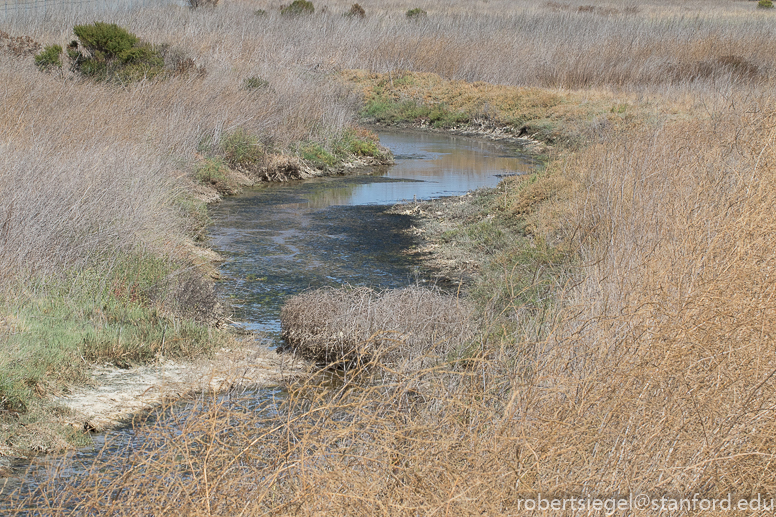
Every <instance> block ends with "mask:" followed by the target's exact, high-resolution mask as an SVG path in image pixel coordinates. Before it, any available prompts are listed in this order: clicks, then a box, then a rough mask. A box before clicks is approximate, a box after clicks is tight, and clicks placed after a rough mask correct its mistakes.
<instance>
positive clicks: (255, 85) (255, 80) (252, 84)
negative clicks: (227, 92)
mask: <svg viewBox="0 0 776 517" xmlns="http://www.w3.org/2000/svg"><path fill="white" fill-rule="evenodd" d="M265 88H269V81H267V80H266V79H262V78H261V77H247V78H245V79H244V80H243V89H244V90H263V89H265Z"/></svg>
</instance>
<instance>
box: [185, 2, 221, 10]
mask: <svg viewBox="0 0 776 517" xmlns="http://www.w3.org/2000/svg"><path fill="white" fill-rule="evenodd" d="M216 5H218V0H189V7H191V8H192V9H196V8H197V7H215V6H216Z"/></svg>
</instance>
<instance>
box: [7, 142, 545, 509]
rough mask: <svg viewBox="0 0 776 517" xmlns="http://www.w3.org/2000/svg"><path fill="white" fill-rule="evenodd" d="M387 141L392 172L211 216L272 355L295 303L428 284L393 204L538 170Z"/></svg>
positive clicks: (304, 187) (120, 434)
mask: <svg viewBox="0 0 776 517" xmlns="http://www.w3.org/2000/svg"><path fill="white" fill-rule="evenodd" d="M380 141H381V143H382V144H383V145H384V146H386V147H388V148H389V149H391V151H392V152H393V154H394V157H395V160H396V164H395V165H393V166H391V167H388V168H384V169H382V170H374V171H372V173H371V174H366V175H359V176H340V177H327V178H319V179H314V180H307V181H301V182H293V183H286V184H273V185H269V186H265V187H262V188H258V189H255V190H250V191H248V192H246V193H244V194H241V195H239V196H235V197H231V198H228V199H225V200H224V201H222V202H221V203H220V204H219V205H218V206H216V207H214V208H213V209H212V210H211V214H212V218H213V221H214V225H213V228H212V231H211V245H212V247H213V248H214V249H216V250H217V251H218V252H219V253H221V254H222V256H223V257H224V258H225V262H224V263H223V265H222V266H221V272H222V280H221V281H220V282H219V283H218V288H219V290H220V293H221V295H222V296H223V297H224V298H226V299H228V300H229V301H230V302H231V305H232V306H233V307H234V311H235V313H234V315H233V319H234V320H236V321H239V322H240V323H239V325H241V326H243V327H244V328H246V329H247V330H251V331H259V332H263V333H266V335H267V336H268V337H269V342H270V343H274V344H273V345H270V346H278V345H279V344H280V319H279V314H280V307H281V305H282V304H283V300H284V299H285V298H287V297H288V296H290V295H293V294H296V293H299V292H301V291H303V290H305V289H309V288H317V287H322V286H339V285H345V284H349V285H366V286H372V287H402V286H405V285H408V284H410V283H412V282H414V281H416V279H417V278H418V277H419V276H421V277H422V271H419V269H418V268H419V264H417V263H416V262H414V261H413V259H411V258H408V255H407V254H405V253H404V251H405V250H406V249H408V248H409V247H410V246H411V245H412V244H413V242H412V237H410V236H409V234H408V232H405V231H404V230H405V229H407V228H408V227H409V226H410V225H411V224H412V221H411V218H410V216H404V215H396V214H388V213H386V206H387V205H388V206H390V205H394V204H396V203H400V202H402V201H412V200H413V199H417V200H421V199H431V198H438V197H443V196H454V195H461V194H464V193H466V192H468V191H470V190H474V189H477V188H481V187H494V186H496V185H497V184H498V182H499V180H500V178H501V177H502V176H505V175H513V174H521V173H526V172H529V171H530V170H531V165H530V163H528V162H527V161H526V160H525V159H523V158H521V157H519V151H518V150H517V149H514V148H510V147H506V146H503V145H498V144H494V143H490V142H485V141H481V140H477V139H471V138H465V137H456V136H449V135H442V134H429V133H421V132H381V133H380ZM282 395H283V394H282V392H281V391H279V390H278V389H263V390H256V391H253V392H251V393H248V394H246V395H245V396H246V397H247V399H248V400H249V402H247V403H245V402H242V404H243V405H244V406H245V407H246V408H248V410H261V411H269V412H271V411H272V410H273V409H272V408H273V407H275V405H276V401H277V400H278V397H281V398H282ZM198 408H199V409H198ZM198 410H201V404H200V403H199V401H183V402H182V403H181V404H179V405H178V406H176V407H175V409H174V411H175V412H176V413H177V415H176V417H175V418H174V419H172V420H173V421H179V420H180V418H181V414H186V413H187V412H189V413H190V412H192V411H198ZM165 418H166V416H165V414H164V413H162V414H159V415H155V416H153V417H152V420H153V421H154V423H155V425H159V422H160V421H161V422H164V419H165ZM136 436H137V435H136V433H135V431H134V430H133V429H131V428H127V429H121V430H117V431H112V432H110V433H108V434H107V435H100V436H96V437H95V443H94V446H93V447H88V448H85V449H83V450H80V451H77V452H76V453H75V454H74V455H71V456H70V457H69V458H68V459H66V460H61V459H57V458H53V457H45V458H42V459H39V460H36V461H35V462H33V464H32V465H31V466H27V465H18V466H17V469H18V471H19V472H22V473H24V472H25V471H26V475H24V474H22V476H21V477H19V478H17V479H18V480H17V481H16V484H21V485H26V486H25V487H24V488H25V490H28V489H31V488H34V486H35V485H37V484H38V483H40V482H42V481H44V480H46V479H47V478H48V477H49V476H50V474H49V473H50V472H52V470H51V469H52V468H55V469H56V476H57V477H61V478H62V480H63V482H67V483H72V482H77V477H78V475H79V474H80V473H82V472H84V471H86V470H88V469H89V468H92V467H93V465H94V464H95V463H97V462H99V461H100V458H101V457H105V456H106V455H111V454H114V455H115V454H127V452H126V451H131V450H132V449H133V448H134V445H135V444H134V442H133V441H134V440H137V438H136ZM143 436H146V437H147V436H149V435H148V434H147V433H145V434H144V435H143ZM136 445H137V447H140V446H142V444H136ZM68 480H69V481H68ZM0 486H1V480H0ZM8 488H9V486H6V489H5V491H4V492H5V493H7V492H8ZM2 497H3V496H1V495H0V509H2V507H3V504H2Z"/></svg>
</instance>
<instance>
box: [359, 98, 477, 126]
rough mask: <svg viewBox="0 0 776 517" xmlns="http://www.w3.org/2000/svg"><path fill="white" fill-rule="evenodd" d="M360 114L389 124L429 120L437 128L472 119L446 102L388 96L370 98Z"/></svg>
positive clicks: (463, 122)
mask: <svg viewBox="0 0 776 517" xmlns="http://www.w3.org/2000/svg"><path fill="white" fill-rule="evenodd" d="M360 115H361V117H363V118H367V119H374V120H375V121H377V122H383V123H388V124H399V123H419V122H428V123H429V124H430V125H431V126H433V127H435V128H450V127H454V126H457V125H460V124H466V123H468V122H469V121H470V120H471V117H470V115H468V114H466V113H464V112H461V111H453V110H451V109H450V108H448V107H447V106H446V105H445V104H433V105H425V104H418V103H417V102H416V101H414V100H404V101H395V100H392V99H389V98H386V97H375V98H374V99H371V100H369V101H368V102H367V103H366V105H365V106H364V108H363V109H362V110H361V113H360Z"/></svg>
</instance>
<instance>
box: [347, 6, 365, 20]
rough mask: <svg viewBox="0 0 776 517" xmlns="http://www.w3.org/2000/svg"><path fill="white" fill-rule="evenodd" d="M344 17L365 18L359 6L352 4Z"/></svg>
mask: <svg viewBox="0 0 776 517" xmlns="http://www.w3.org/2000/svg"><path fill="white" fill-rule="evenodd" d="M345 16H348V17H350V18H366V11H365V10H364V8H363V7H361V6H360V5H359V4H353V5H351V6H350V10H349V11H348V12H346V13H345Z"/></svg>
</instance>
